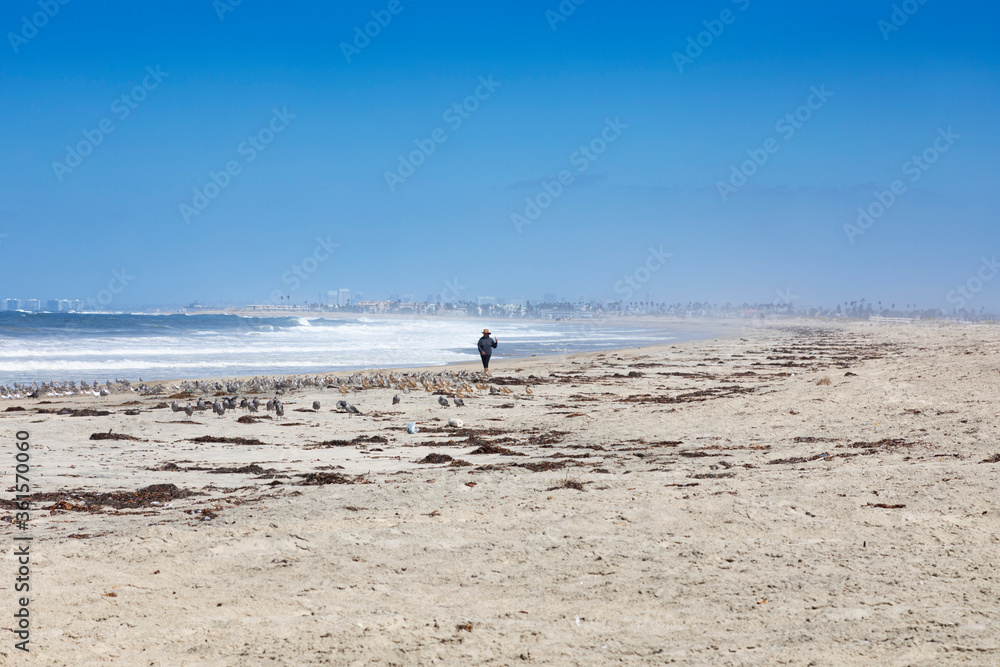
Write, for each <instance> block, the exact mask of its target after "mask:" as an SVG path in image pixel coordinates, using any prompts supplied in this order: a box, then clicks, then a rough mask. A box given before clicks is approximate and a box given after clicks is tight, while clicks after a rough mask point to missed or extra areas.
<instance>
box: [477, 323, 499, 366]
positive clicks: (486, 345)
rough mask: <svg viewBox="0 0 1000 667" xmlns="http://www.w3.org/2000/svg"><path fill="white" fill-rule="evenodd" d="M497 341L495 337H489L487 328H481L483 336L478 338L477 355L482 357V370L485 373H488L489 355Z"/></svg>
mask: <svg viewBox="0 0 1000 667" xmlns="http://www.w3.org/2000/svg"><path fill="white" fill-rule="evenodd" d="M499 342H500V341H499V340H498V339H497V338H492V339H491V338H490V330H489V329H483V337H482V338H480V339H479V355H480V356H481V357H482V358H483V372H484V373H486V374H487V375H490V355H492V354H493V348H495V347H496V346H497V343H499Z"/></svg>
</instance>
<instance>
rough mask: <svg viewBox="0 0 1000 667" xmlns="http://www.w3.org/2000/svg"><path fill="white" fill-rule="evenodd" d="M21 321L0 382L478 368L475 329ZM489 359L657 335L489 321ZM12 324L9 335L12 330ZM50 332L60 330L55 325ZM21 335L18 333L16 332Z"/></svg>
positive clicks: (7, 339) (60, 318) (3, 337)
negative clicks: (492, 344) (493, 338)
mask: <svg viewBox="0 0 1000 667" xmlns="http://www.w3.org/2000/svg"><path fill="white" fill-rule="evenodd" d="M47 318H48V319H46V317H42V316H37V315H26V316H20V318H18V319H17V320H16V321H15V322H14V323H13V324H11V323H10V322H9V320H10V319H11V318H10V316H8V320H5V321H3V324H4V326H2V327H0V383H9V382H31V381H36V380H37V381H43V380H88V381H91V380H100V381H103V380H106V379H113V378H115V377H127V378H130V379H135V378H137V377H139V376H141V377H143V378H144V379H166V378H181V377H190V378H197V377H213V376H226V375H228V376H235V375H264V374H268V375H273V374H279V373H282V374H284V373H310V372H323V371H332V370H342V369H348V368H376V367H396V366H398V367H404V366H411V367H412V366H425V365H438V364H447V363H454V362H461V361H475V360H478V359H479V354H478V352H477V350H476V342H477V340H478V339H479V336H480V333H479V332H480V331H481V330H482V328H483V324H484V323H483V322H481V321H469V320H451V319H400V320H392V319H370V318H358V319H350V320H348V319H338V318H316V319H311V320H310V319H306V318H302V317H280V318H251V317H235V316H208V315H196V316H190V317H181V318H177V317H170V316H167V317H158V318H156V319H155V320H154V319H153V318H151V317H149V316H129V315H124V316H115V315H88V316H73V315H65V314H60V315H49V316H47ZM486 324H487V325H488V326H490V328H491V329H493V330H494V332H495V334H496V335H498V336H499V338H500V347H499V348H498V349H497V350H496V352H495V354H496V357H495V359H496V360H497V361H498V362H499V361H502V359H503V357H506V356H530V355H532V354H553V353H563V352H573V351H579V350H590V349H608V348H614V347H627V346H636V345H643V344H652V343H656V342H665V341H668V340H671V339H672V338H674V334H671V332H669V331H667V330H664V329H655V328H639V327H626V326H610V325H606V324H592V323H586V322H553V323H539V322H520V321H509V322H496V323H495V322H488V323H486ZM15 325H16V326H15ZM57 325H58V326H57ZM18 327H22V329H18Z"/></svg>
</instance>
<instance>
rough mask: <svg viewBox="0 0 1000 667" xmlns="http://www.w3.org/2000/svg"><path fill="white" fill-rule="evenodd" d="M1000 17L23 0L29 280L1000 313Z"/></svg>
mask: <svg viewBox="0 0 1000 667" xmlns="http://www.w3.org/2000/svg"><path fill="white" fill-rule="evenodd" d="M64 3H65V4H64ZM998 17H1000V8H997V7H996V6H994V5H989V6H987V5H982V4H979V3H972V2H958V3H951V4H946V3H939V2H928V1H926V0H924V1H923V2H921V1H920V0H907V1H905V2H889V1H887V2H884V3H882V2H876V3H862V2H857V1H852V2H846V3H838V4H835V5H834V4H830V5H821V6H803V5H798V4H794V5H792V4H782V5H778V6H775V5H773V4H772V5H768V4H765V3H761V2H757V1H756V0H719V1H718V2H715V3H708V4H705V3H697V4H696V5H694V6H692V5H689V4H687V3H683V4H682V3H649V2H641V3H627V4H625V5H620V4H619V5H613V4H607V3H599V2H596V1H592V2H582V0H580V4H577V3H576V2H574V0H563V1H562V2H558V1H556V0H551V1H549V2H544V3H541V4H535V3H530V4H529V3H508V4H506V5H503V6H496V7H492V6H480V5H473V6H470V5H467V4H465V3H456V2H446V3H435V4H433V5H432V4H427V3H419V2H412V1H411V0H375V1H372V2H363V3H362V2H353V3H344V4H342V5H336V6H330V5H327V4H325V3H316V2H302V3H297V4H295V5H293V6H284V5H282V6H278V5H268V4H266V3H261V2H241V3H237V2H235V1H234V0H215V1H214V2H210V1H208V0H205V1H204V2H200V3H188V4H185V5H184V6H175V5H170V4H166V3H156V4H146V3H143V4H139V5H125V6H120V5H118V4H117V3H111V2H106V1H103V2H92V3H86V4H85V3H76V2H70V1H69V0H41V1H39V0H35V1H33V2H21V1H17V2H11V3H7V4H5V5H4V6H3V8H0V26H3V28H4V30H3V32H4V35H5V36H6V45H5V46H4V47H2V48H0V51H2V52H3V55H2V56H0V66H2V70H0V93H2V94H0V100H2V101H0V119H2V120H3V125H2V129H0V133H2V137H3V145H4V147H5V157H6V159H5V160H4V162H3V165H2V166H0V174H2V179H0V194H2V201H0V259H2V260H3V262H4V266H5V268H6V269H7V270H6V271H5V275H4V278H3V280H2V282H0V298H18V299H31V298H37V299H39V300H41V301H42V302H43V306H44V302H45V301H46V300H48V299H81V300H87V299H94V298H95V297H96V295H98V294H102V293H107V294H112V300H111V302H110V303H108V304H104V303H103V302H102V304H101V305H102V307H107V308H110V309H118V308H121V309H128V308H129V307H141V306H155V305H157V304H162V305H178V304H187V303H191V302H193V301H195V300H198V301H199V302H202V303H209V304H212V303H231V304H246V303H266V302H269V301H272V297H273V296H274V295H278V294H281V295H287V296H290V297H291V300H292V302H293V303H296V304H298V303H302V302H310V303H311V302H313V301H314V300H315V299H316V296H317V295H318V294H320V293H323V292H326V291H328V290H336V289H339V288H347V289H350V290H351V291H352V293H357V292H361V293H363V294H364V295H365V298H386V297H388V296H389V295H391V294H394V293H395V294H412V295H413V299H414V300H415V301H422V300H425V299H426V298H427V296H428V295H439V296H447V297H449V298H442V299H441V300H442V301H447V300H461V301H466V300H468V301H475V299H476V298H477V297H478V296H487V295H488V296H495V297H506V298H508V299H511V298H515V297H522V298H524V299H526V300H531V301H532V302H534V301H535V299H536V298H537V297H539V296H542V295H544V294H545V293H554V294H557V295H559V296H566V297H568V298H569V299H571V300H573V301H576V300H577V299H578V298H579V296H580V295H586V297H587V298H588V299H589V300H595V301H604V300H609V301H617V300H634V301H638V300H648V298H649V295H650V294H651V295H652V300H654V301H656V302H666V303H677V302H681V303H686V302H708V303H718V304H724V303H727V302H729V303H734V304H739V303H743V302H747V303H771V302H776V301H783V302H785V301H787V302H791V303H792V305H793V307H802V306H805V305H814V306H825V307H830V308H833V307H835V306H836V305H837V304H840V303H843V302H844V301H853V300H860V299H861V298H864V299H866V300H867V301H868V302H870V303H875V302H878V301H882V302H883V304H885V305H888V304H890V303H896V304H897V305H898V306H899V307H902V304H911V303H915V304H918V305H919V306H921V307H924V308H941V309H943V310H945V311H946V312H951V311H952V309H954V308H956V307H958V308H962V307H964V308H965V309H967V310H977V311H978V310H979V309H981V308H984V309H985V310H987V311H994V312H996V311H998V310H1000V285H998V284H997V283H1000V280H993V278H994V276H995V274H996V273H997V271H998V267H1000V265H998V264H997V262H996V259H995V255H996V253H997V250H998V245H1000V243H998V232H997V231H996V226H995V223H996V214H997V212H998V210H1000V206H998V195H997V193H996V191H995V187H994V185H995V180H996V168H995V166H994V164H993V156H994V154H995V153H996V149H997V147H998V143H1000V141H998V139H1000V130H998V129H997V126H996V122H995V119H996V118H997V117H998V113H997V112H998V111H1000V89H998V86H997V82H998V62H1000V61H998V57H997V56H998V51H1000V48H998V46H997V45H996V43H995V38H994V36H993V34H992V33H993V29H994V28H995V26H996V25H997V18H998ZM366 30H367V31H368V32H367V34H365V31H366ZM275 302H277V301H275Z"/></svg>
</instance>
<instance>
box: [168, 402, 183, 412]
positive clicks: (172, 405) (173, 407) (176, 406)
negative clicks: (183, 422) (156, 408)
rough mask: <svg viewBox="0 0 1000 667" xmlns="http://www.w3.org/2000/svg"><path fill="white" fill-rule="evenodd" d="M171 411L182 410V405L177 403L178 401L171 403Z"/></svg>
mask: <svg viewBox="0 0 1000 667" xmlns="http://www.w3.org/2000/svg"><path fill="white" fill-rule="evenodd" d="M170 411H171V412H180V411H181V406H179V405H177V401H174V402H173V403H171V404H170Z"/></svg>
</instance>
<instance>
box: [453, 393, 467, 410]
mask: <svg viewBox="0 0 1000 667" xmlns="http://www.w3.org/2000/svg"><path fill="white" fill-rule="evenodd" d="M455 405H456V406H457V407H460V408H464V407H465V401H463V400H462V399H460V398H458V397H457V396H456V397H455Z"/></svg>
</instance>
